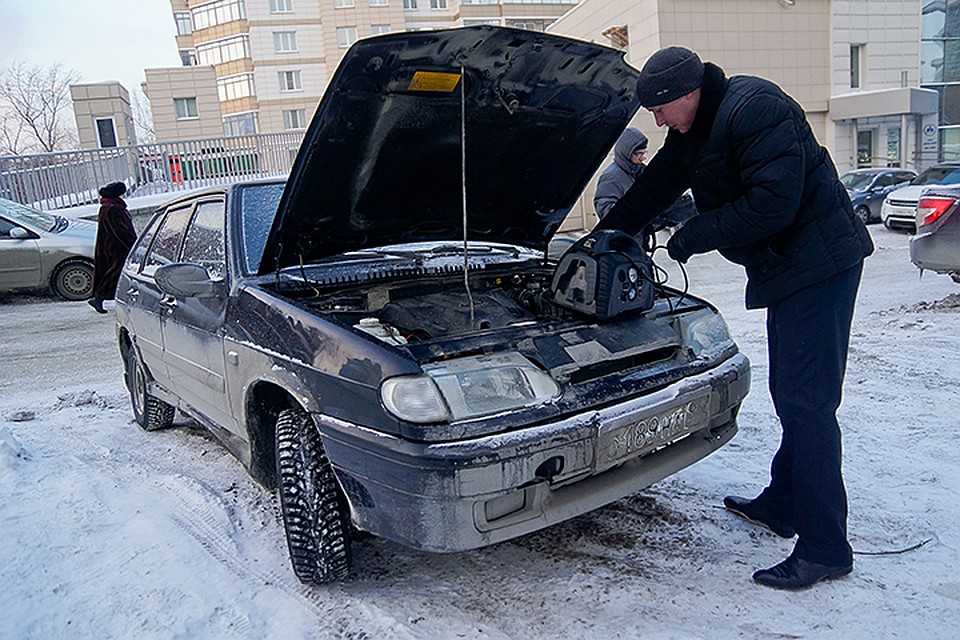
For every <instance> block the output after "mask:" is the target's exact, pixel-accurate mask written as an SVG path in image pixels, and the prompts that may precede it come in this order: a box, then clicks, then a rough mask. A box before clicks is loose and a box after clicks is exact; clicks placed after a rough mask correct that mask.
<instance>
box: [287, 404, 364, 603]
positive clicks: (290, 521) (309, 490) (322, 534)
mask: <svg viewBox="0 0 960 640" xmlns="http://www.w3.org/2000/svg"><path fill="white" fill-rule="evenodd" d="M276 445H277V448H276V461H277V480H278V488H277V493H278V494H279V497H280V512H281V515H282V518H283V526H284V529H285V530H286V533H287V546H288V547H289V548H290V562H291V563H292V564H293V571H294V573H296V574H297V578H299V579H300V581H301V582H304V583H308V584H324V583H328V582H334V581H337V580H342V579H344V578H346V577H347V575H348V574H349V573H350V562H351V555H350V536H349V530H350V528H349V527H350V518H349V515H348V513H349V512H348V509H347V504H346V499H345V498H344V496H343V493H342V492H341V490H340V486H339V484H337V479H336V478H335V477H334V474H333V467H332V466H331V465H330V461H329V460H328V459H327V455H326V453H325V452H324V450H323V445H322V444H321V442H320V433H319V432H318V431H317V428H316V426H315V425H314V424H313V420H311V419H310V416H309V415H308V414H306V413H304V412H303V411H301V410H299V409H286V410H284V411H281V412H280V415H279V416H278V418H277V428H276Z"/></svg>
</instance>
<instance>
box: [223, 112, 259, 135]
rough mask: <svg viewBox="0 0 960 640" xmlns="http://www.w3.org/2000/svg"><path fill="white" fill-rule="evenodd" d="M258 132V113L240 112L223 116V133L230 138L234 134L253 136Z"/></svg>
mask: <svg viewBox="0 0 960 640" xmlns="http://www.w3.org/2000/svg"><path fill="white" fill-rule="evenodd" d="M256 132H257V114H256V112H254V111H251V112H250V113H238V114H234V115H230V116H224V117H223V135H225V136H227V137H228V138H232V137H234V136H252V135H253V134H255V133H256Z"/></svg>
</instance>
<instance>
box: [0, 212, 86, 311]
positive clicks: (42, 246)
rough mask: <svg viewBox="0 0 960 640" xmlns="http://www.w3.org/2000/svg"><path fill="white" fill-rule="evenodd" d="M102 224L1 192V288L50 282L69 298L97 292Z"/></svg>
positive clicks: (33, 285) (64, 296) (40, 285)
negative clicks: (97, 254) (96, 249)
mask: <svg viewBox="0 0 960 640" xmlns="http://www.w3.org/2000/svg"><path fill="white" fill-rule="evenodd" d="M96 240H97V225H96V224H94V223H91V222H86V221H84V220H71V219H69V218H65V217H63V216H59V215H55V214H51V213H45V212H43V211H40V210H39V209H34V208H32V207H27V206H24V205H22V204H18V203H16V202H13V201H12V200H5V199H3V198H0V291H13V290H16V289H40V288H46V287H50V288H51V289H52V290H53V291H54V293H56V294H57V295H59V296H60V297H62V298H64V299H66V300H85V299H87V298H89V297H90V296H91V295H92V293H93V250H94V245H95V244H96Z"/></svg>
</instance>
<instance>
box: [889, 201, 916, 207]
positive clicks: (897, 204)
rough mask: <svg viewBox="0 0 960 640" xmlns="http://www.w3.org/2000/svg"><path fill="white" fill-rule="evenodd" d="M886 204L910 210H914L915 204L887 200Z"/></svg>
mask: <svg viewBox="0 0 960 640" xmlns="http://www.w3.org/2000/svg"><path fill="white" fill-rule="evenodd" d="M887 204H889V205H890V206H891V207H908V208H910V209H916V208H917V203H916V202H910V201H909V200H887Z"/></svg>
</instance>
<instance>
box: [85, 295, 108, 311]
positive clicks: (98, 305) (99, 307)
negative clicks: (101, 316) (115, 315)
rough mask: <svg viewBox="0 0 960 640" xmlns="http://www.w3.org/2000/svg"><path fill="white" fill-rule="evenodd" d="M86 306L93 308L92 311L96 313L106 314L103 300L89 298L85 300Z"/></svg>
mask: <svg viewBox="0 0 960 640" xmlns="http://www.w3.org/2000/svg"><path fill="white" fill-rule="evenodd" d="M87 304H88V305H90V306H91V307H93V310H94V311H96V312H97V313H106V312H107V310H106V309H104V308H103V300H97V299H96V298H90V299H89V300H87Z"/></svg>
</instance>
